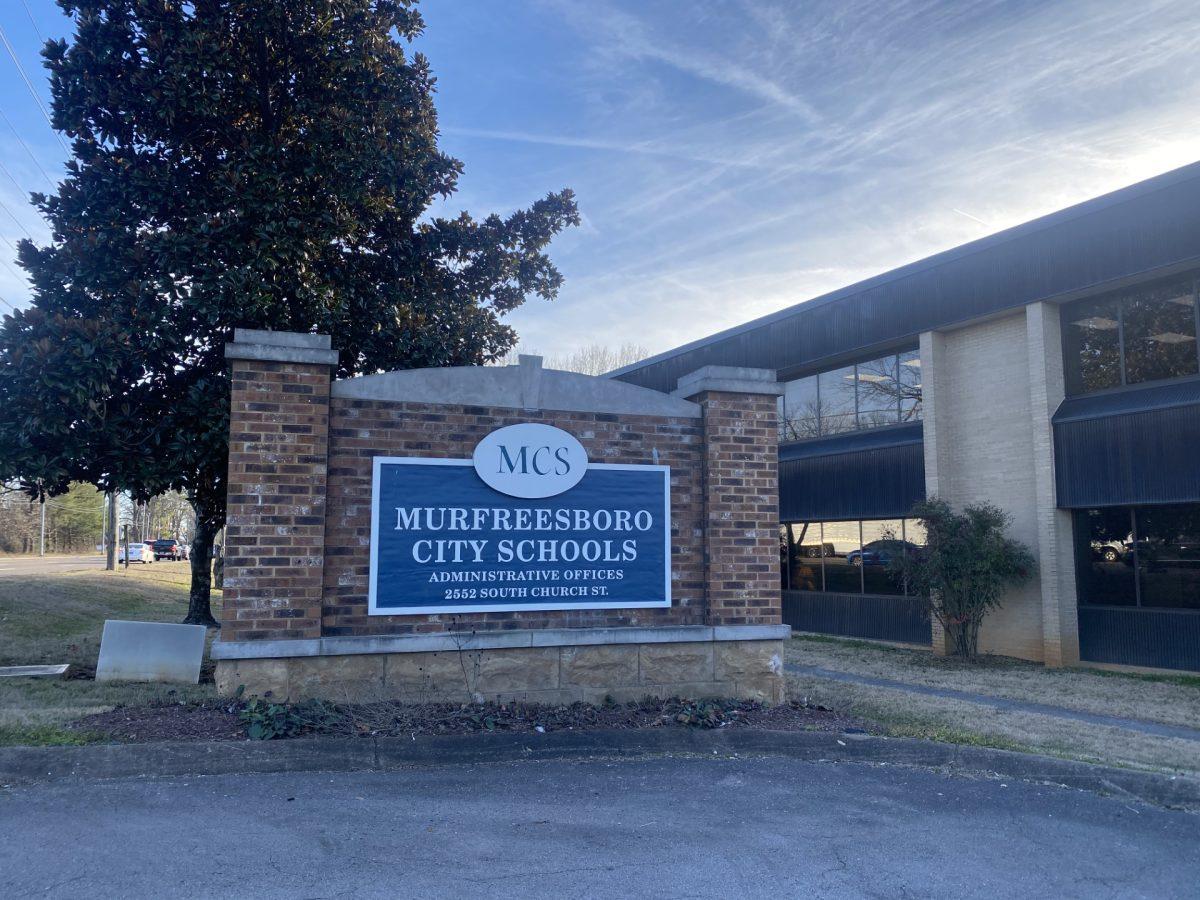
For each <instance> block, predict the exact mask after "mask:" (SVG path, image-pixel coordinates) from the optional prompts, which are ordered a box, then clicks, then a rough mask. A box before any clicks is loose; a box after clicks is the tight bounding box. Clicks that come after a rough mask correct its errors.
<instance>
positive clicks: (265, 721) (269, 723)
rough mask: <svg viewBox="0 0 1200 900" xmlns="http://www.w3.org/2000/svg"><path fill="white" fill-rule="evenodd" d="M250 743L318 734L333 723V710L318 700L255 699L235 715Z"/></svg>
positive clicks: (334, 715) (249, 701) (334, 716)
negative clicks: (278, 701)
mask: <svg viewBox="0 0 1200 900" xmlns="http://www.w3.org/2000/svg"><path fill="white" fill-rule="evenodd" d="M238 718H239V719H241V722H242V725H243V726H245V728H246V737H248V738H250V740H252V741H270V740H273V739H275V738H289V737H295V736H296V735H298V734H304V733H305V732H309V731H321V730H322V729H323V728H324V727H325V726H327V725H328V724H329V723H331V722H332V721H334V720H335V718H336V714H335V712H334V710H333V709H332V708H330V707H328V706H327V705H326V704H325V703H323V702H322V701H320V700H305V701H303V702H301V703H294V704H288V703H272V702H271V701H269V700H264V699H261V698H259V697H255V698H253V699H251V700H248V701H247V702H246V704H245V705H244V706H243V707H242V709H241V711H240V712H239V713H238Z"/></svg>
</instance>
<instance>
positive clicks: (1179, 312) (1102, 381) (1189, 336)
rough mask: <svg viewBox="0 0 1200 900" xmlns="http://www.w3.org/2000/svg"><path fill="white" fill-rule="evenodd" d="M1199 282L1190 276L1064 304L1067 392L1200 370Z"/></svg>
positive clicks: (1084, 392) (1081, 391)
mask: <svg viewBox="0 0 1200 900" xmlns="http://www.w3.org/2000/svg"><path fill="white" fill-rule="evenodd" d="M1196 287H1197V285H1196V279H1195V277H1194V276H1191V275H1189V276H1187V277H1186V278H1183V279H1175V280H1172V281H1167V282H1161V283H1159V284H1156V285H1152V286H1150V287H1145V288H1138V289H1137V290H1131V291H1124V292H1122V293H1120V294H1110V295H1108V296H1105V297H1099V298H1096V299H1092V300H1080V301H1078V302H1076V303H1071V304H1068V305H1067V306H1065V307H1063V357H1064V363H1065V366H1066V384H1067V393H1068V394H1070V395H1075V394H1088V393H1091V392H1093V391H1102V390H1105V389H1107V388H1115V387H1121V386H1122V385H1127V384H1142V383H1144V382H1147V381H1162V380H1164V379H1168V378H1182V377H1185V376H1188V375H1196V374H1198V373H1200V347H1198V346H1197V341H1196V334H1197V318H1196V317H1197V308H1196Z"/></svg>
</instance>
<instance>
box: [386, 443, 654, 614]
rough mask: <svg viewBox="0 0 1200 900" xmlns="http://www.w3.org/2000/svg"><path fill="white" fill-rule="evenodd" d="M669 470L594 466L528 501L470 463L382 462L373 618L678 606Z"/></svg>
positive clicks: (400, 459)
mask: <svg viewBox="0 0 1200 900" xmlns="http://www.w3.org/2000/svg"><path fill="white" fill-rule="evenodd" d="M670 483H671V473H670V467H669V466H635V465H611V464H603V463H592V464H588V465H587V471H586V474H584V476H583V478H582V479H581V480H580V481H579V482H578V483H577V484H576V485H575V486H573V487H571V488H569V489H568V490H566V491H564V492H562V493H559V494H557V495H556V496H552V497H543V498H522V497H514V496H510V495H508V494H505V493H501V492H500V491H498V490H496V489H495V488H492V487H489V486H488V485H487V484H485V483H484V481H483V479H482V478H480V476H479V474H478V473H477V472H476V470H475V467H474V466H473V465H472V462H471V460H457V459H419V458H408V457H376V459H375V466H374V484H373V489H372V494H371V584H370V595H369V597H370V604H369V611H370V613H371V615H411V614H428V613H465V612H489V611H514V610H537V609H620V608H635V607H665V606H670V605H671V538H670V535H671V522H670V516H671V501H670Z"/></svg>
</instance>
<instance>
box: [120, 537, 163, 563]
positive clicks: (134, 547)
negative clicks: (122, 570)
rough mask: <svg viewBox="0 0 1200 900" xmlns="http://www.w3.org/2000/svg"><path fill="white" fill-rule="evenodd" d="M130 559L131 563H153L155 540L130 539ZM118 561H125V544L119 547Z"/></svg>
mask: <svg viewBox="0 0 1200 900" xmlns="http://www.w3.org/2000/svg"><path fill="white" fill-rule="evenodd" d="M129 561H130V562H131V563H135V562H140V563H152V562H154V542H153V541H136V542H135V541H130V542H129ZM117 562H121V563H123V562H125V545H124V544H121V545H119V547H118V548H117Z"/></svg>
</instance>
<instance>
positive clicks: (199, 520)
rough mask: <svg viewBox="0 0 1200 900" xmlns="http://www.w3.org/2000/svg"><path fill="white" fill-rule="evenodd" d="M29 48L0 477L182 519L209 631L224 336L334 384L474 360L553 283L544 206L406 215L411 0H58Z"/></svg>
mask: <svg viewBox="0 0 1200 900" xmlns="http://www.w3.org/2000/svg"><path fill="white" fill-rule="evenodd" d="M59 5H60V6H62V8H63V10H64V11H65V12H66V13H67V14H68V15H69V16H70V17H71V19H72V21H73V22H74V26H75V33H74V35H73V36H72V38H71V40H70V41H49V42H48V43H47V44H46V47H45V49H44V50H43V56H44V57H45V60H46V66H47V68H48V69H49V72H50V88H51V93H52V96H53V109H54V116H53V118H54V125H55V126H56V127H57V128H58V129H60V130H61V131H63V132H65V133H66V134H67V135H68V136H69V137H70V139H71V147H72V158H71V159H70V160H69V161H68V163H67V171H66V177H65V178H64V179H63V181H62V183H61V184H60V185H59V186H58V190H57V191H56V192H55V193H54V194H52V195H41V194H35V195H34V196H33V201H34V203H35V204H36V205H37V207H38V208H39V209H40V210H41V212H42V213H43V215H44V216H45V217H46V220H47V221H48V222H49V223H50V226H51V229H52V238H51V240H50V242H49V243H48V244H46V245H44V246H36V245H34V244H33V243H32V242H30V241H22V242H21V246H20V263H21V265H22V266H23V267H24V268H25V270H26V271H27V272H28V273H29V277H30V280H31V282H32V284H33V304H32V306H31V307H30V308H29V309H27V310H22V311H20V312H17V313H15V314H13V315H11V316H8V317H5V318H4V320H3V325H2V326H0V480H4V481H12V480H15V481H18V482H19V483H20V484H21V485H22V486H23V487H24V488H25V489H26V490H27V491H28V492H29V493H31V494H34V495H41V496H45V495H47V494H49V495H55V494H58V493H62V492H64V491H66V490H67V489H68V487H69V486H70V484H71V482H72V481H86V482H90V483H92V484H95V485H97V486H99V487H101V488H102V489H103V490H105V491H127V492H129V493H130V494H131V495H132V496H133V497H134V499H136V500H139V501H144V500H146V499H148V498H149V497H151V496H155V495H158V494H161V493H163V492H164V491H170V490H177V491H181V492H183V493H184V494H185V495H186V496H187V497H188V499H189V500H190V501H191V503H192V506H193V507H194V509H195V516H196V521H195V532H194V534H193V535H191V541H192V547H193V554H192V589H191V603H190V606H189V610H188V614H187V619H186V621H188V622H196V623H203V624H216V623H215V621H214V620H213V617H212V614H211V612H210V610H209V587H210V582H209V578H210V575H209V559H210V549H211V546H212V542H213V538H214V536H215V535H216V533H217V532H218V530H219V529H220V528H221V525H222V524H223V522H224V516H225V470H226V454H227V427H228V421H227V419H228V415H227V411H228V406H229V377H228V372H227V370H226V364H225V360H224V358H223V352H222V351H223V347H224V344H225V342H226V341H228V340H230V339H231V338H232V337H233V329H234V328H235V327H237V326H246V327H250V328H269V329H276V330H289V331H302V332H322V333H325V334H330V335H332V336H333V344H334V347H335V349H337V350H338V351H339V354H338V372H337V374H338V375H339V376H340V377H347V376H352V375H360V374H364V373H371V372H378V371H382V370H388V369H402V368H412V367H418V366H450V365H480V364H483V363H486V362H489V361H492V360H494V359H497V358H499V357H502V356H503V355H504V354H505V353H506V352H508V350H509V349H510V348H511V347H513V346H514V345H515V344H516V334H515V333H514V332H513V330H512V329H511V328H510V327H509V326H508V325H507V324H505V322H504V317H505V316H506V314H508V313H509V312H511V311H512V310H514V309H516V308H517V307H519V306H520V305H521V304H522V303H524V302H525V300H526V298H527V297H529V296H538V297H541V298H544V299H551V298H553V297H554V296H555V295H556V294H557V292H558V289H559V286H560V284H561V283H562V277H561V275H560V274H559V272H558V270H557V269H556V268H555V267H554V265H553V264H552V263H551V262H550V260H549V259H548V258H547V256H546V255H545V253H544V252H543V250H544V249H545V247H546V246H547V245H548V243H549V242H550V240H551V239H552V238H553V237H554V235H555V234H557V233H558V232H559V231H560V230H562V229H563V228H564V227H566V226H568V225H573V224H577V223H578V221H579V217H578V213H577V211H576V208H575V201H574V198H573V196H572V194H571V192H570V191H569V190H564V191H560V192H558V193H551V194H548V195H547V196H545V197H544V198H542V199H540V200H538V201H536V202H535V203H533V204H532V205H531V206H529V207H528V208H527V209H518V210H516V211H512V212H510V213H508V214H507V215H505V216H500V215H495V214H492V215H489V216H487V217H485V218H483V219H475V218H472V217H471V216H469V215H468V214H467V213H465V212H463V213H461V214H459V215H450V216H446V217H442V216H438V215H434V214H431V212H430V207H431V205H432V204H434V203H435V201H444V200H445V199H446V198H449V197H450V196H451V195H452V194H453V193H454V191H455V189H456V186H457V182H458V177H459V174H460V172H461V171H462V164H461V163H460V162H459V161H458V160H457V159H454V158H453V157H451V156H448V155H447V154H445V153H443V152H441V150H440V149H439V148H438V127H437V113H436V110H435V108H434V103H433V92H434V79H433V76H432V74H431V73H430V69H429V65H428V63H427V61H426V60H425V59H424V57H422V56H421V54H419V53H412V52H410V49H409V44H410V42H411V41H412V40H413V39H414V38H416V37H417V35H418V34H419V33H420V32H421V29H422V27H423V24H422V21H421V17H420V16H419V15H418V13H417V11H416V9H415V8H414V4H413V3H412V2H411V0H336V2H334V0H221V2H215V0H214V2H200V0H197V2H184V3H166V2H159V0H59Z"/></svg>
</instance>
